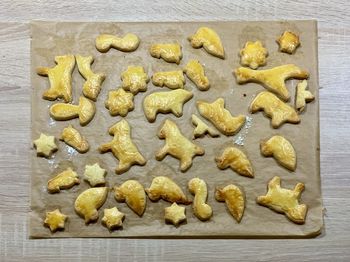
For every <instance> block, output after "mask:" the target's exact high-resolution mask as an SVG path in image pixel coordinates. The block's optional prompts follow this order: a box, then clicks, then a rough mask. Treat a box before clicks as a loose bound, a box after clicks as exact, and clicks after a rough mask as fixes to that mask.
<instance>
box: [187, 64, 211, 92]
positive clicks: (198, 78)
mask: <svg viewBox="0 0 350 262" xmlns="http://www.w3.org/2000/svg"><path fill="white" fill-rule="evenodd" d="M183 71H184V73H185V74H186V75H187V77H188V78H189V79H190V80H191V81H192V82H193V83H194V84H195V85H196V86H197V88H198V89H199V90H201V91H207V90H208V89H209V88H210V84H209V80H208V77H206V75H205V72H204V68H203V66H202V65H201V64H200V63H199V61H198V60H194V59H191V60H190V61H189V62H188V63H187V65H186V67H185V68H184V70H183Z"/></svg>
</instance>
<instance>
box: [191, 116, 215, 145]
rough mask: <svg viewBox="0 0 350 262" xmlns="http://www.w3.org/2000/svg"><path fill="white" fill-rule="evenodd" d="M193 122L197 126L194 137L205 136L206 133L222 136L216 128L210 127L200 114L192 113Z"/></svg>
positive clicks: (212, 135)
mask: <svg viewBox="0 0 350 262" xmlns="http://www.w3.org/2000/svg"><path fill="white" fill-rule="evenodd" d="M192 124H193V125H194V126H195V127H196V128H195V129H194V130H193V139H196V138H198V137H203V136H205V135H206V134H208V135H209V136H211V137H218V136H220V134H219V132H217V131H216V130H215V129H214V128H212V127H209V126H208V125H207V124H206V123H204V122H203V121H202V120H201V119H200V118H199V117H198V116H196V115H194V114H192Z"/></svg>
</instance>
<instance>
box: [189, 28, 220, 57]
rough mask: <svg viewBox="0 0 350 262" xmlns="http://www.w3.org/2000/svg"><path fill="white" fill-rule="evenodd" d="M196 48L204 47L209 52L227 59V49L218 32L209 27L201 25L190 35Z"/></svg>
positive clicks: (191, 41)
mask: <svg viewBox="0 0 350 262" xmlns="http://www.w3.org/2000/svg"><path fill="white" fill-rule="evenodd" d="M188 40H189V41H190V43H191V46H192V47H194V48H201V47H203V48H204V50H205V51H207V52H208V53H209V54H211V55H213V56H216V57H219V58H221V59H225V51H224V47H223V46H222V43H221V39H220V37H219V36H218V34H217V33H216V32H215V31H214V30H213V29H211V28H209V27H200V28H199V29H198V30H197V32H196V33H195V34H194V35H192V36H190V37H188Z"/></svg>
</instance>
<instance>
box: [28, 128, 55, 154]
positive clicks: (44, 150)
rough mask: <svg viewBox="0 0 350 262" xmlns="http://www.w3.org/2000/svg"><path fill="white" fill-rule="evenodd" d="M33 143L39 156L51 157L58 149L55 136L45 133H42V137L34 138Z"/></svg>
mask: <svg viewBox="0 0 350 262" xmlns="http://www.w3.org/2000/svg"><path fill="white" fill-rule="evenodd" d="M33 144H34V147H35V149H36V154H37V155H38V156H43V157H50V156H51V155H52V154H53V153H54V152H55V151H57V149H58V147H57V145H56V139H55V137H54V136H47V135H45V134H44V133H41V134H40V137H39V138H38V139H36V140H34V142H33Z"/></svg>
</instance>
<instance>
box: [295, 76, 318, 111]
mask: <svg viewBox="0 0 350 262" xmlns="http://www.w3.org/2000/svg"><path fill="white" fill-rule="evenodd" d="M307 86H308V84H307V81H306V80H303V81H301V82H300V83H298V84H297V88H296V91H295V109H296V110H297V111H298V112H299V113H301V112H303V111H304V109H305V106H306V103H309V102H311V101H313V100H314V99H315V96H314V95H313V94H312V93H311V92H310V91H309V90H307Z"/></svg>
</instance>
